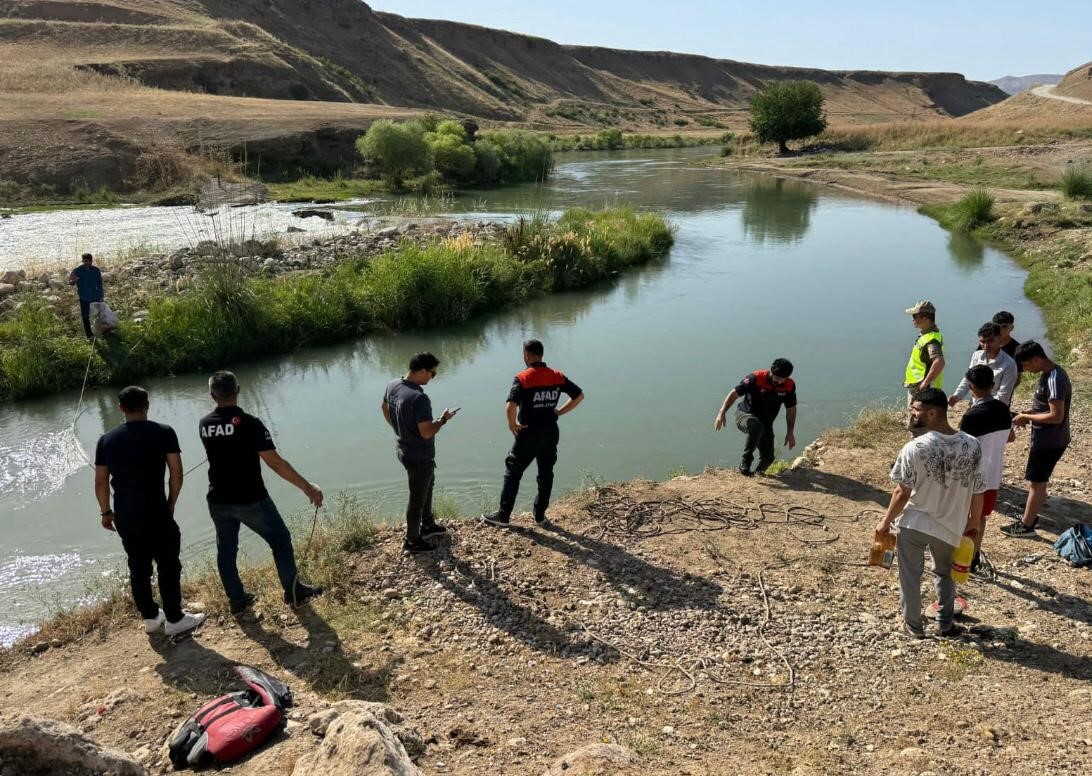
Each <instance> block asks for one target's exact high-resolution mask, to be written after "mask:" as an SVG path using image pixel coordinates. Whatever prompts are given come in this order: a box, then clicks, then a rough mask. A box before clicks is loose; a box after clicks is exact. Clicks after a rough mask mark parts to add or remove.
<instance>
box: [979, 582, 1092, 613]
mask: <svg viewBox="0 0 1092 776" xmlns="http://www.w3.org/2000/svg"><path fill="white" fill-rule="evenodd" d="M1073 573H1076V574H1081V573H1084V572H1082V571H1080V570H1079V569H1074V570H1073ZM994 574H995V577H994V579H992V580H990V583H991V584H994V585H996V586H997V587H999V588H1001V589H1002V590H1004V591H1005V592H1006V593H1009V594H1010V595H1014V596H1016V597H1017V598H1022V599H1024V600H1025V601H1030V602H1031V603H1033V604H1035V605H1036V606H1037V607H1038V608H1039V609H1041V610H1042V611H1044V612H1050V613H1051V614H1053V615H1056V616H1058V617H1065V618H1067V619H1070V620H1075V621H1076V622H1082V623H1084V624H1085V625H1092V605H1090V604H1089V602H1088V601H1086V600H1083V599H1081V598H1077V597H1076V596H1071V595H1061V596H1059V595H1058V591H1057V590H1055V589H1054V588H1053V587H1051V586H1050V585H1045V584H1043V583H1042V582H1036V581H1035V580H1033V579H1028V578H1027V577H1021V576H1017V575H1016V574H1009V573H1008V572H1005V571H995V572H994Z"/></svg>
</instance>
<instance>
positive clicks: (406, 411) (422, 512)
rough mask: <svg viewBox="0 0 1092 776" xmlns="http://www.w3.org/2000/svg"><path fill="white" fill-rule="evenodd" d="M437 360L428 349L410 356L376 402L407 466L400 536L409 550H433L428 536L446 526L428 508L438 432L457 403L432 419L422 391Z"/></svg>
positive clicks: (453, 415)
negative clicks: (405, 368)
mask: <svg viewBox="0 0 1092 776" xmlns="http://www.w3.org/2000/svg"><path fill="white" fill-rule="evenodd" d="M439 366H440V359H438V358H436V356H434V355H432V354H431V353H418V354H417V355H415V356H413V358H411V359H410V361H409V371H407V372H406V374H405V375H404V376H402V377H400V378H398V379H397V380H391V381H390V382H389V383H388V384H387V389H386V391H384V393H383V403H382V404H381V405H380V409H381V410H382V411H383V417H384V419H386V421H387V424H388V425H389V426H390V427H391V428H392V429H394V433H395V436H396V437H397V442H396V451H397V454H398V462H399V463H401V464H402V468H404V469H405V470H406V479H407V482H408V485H409V501H408V502H407V503H406V539H405V541H404V542H402V550H403V551H405V552H408V553H411V554H416V553H420V552H431V551H432V550H435V549H436V547H435V546H433V544H432V543H431V542H429V541H427V539H428V538H429V537H433V536H443V535H444V534H446V533H447V529H446V528H444V527H443V526H442V525H438V524H437V523H436V515H435V514H433V511H432V490H433V487H434V486H435V484H436V435H437V434H439V433H440V429H442V428H443V427H444V426H446V425H447V423H448V421H449V420H451V419H452V418H453V417H455V413H457V412H458V411H459V409H458V408H456V409H454V410H449V409H445V410H444V411H443V413H441V415H440V419H439V420H433V419H432V400H431V399H429V397H428V394H427V393H425V386H426V385H428V384H429V383H430V382H431V381H432V378H434V377H435V376H436V369H437V367H439Z"/></svg>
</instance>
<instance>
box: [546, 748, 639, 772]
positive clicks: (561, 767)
mask: <svg viewBox="0 0 1092 776" xmlns="http://www.w3.org/2000/svg"><path fill="white" fill-rule="evenodd" d="M642 773H643V770H642V769H641V758H640V757H638V756H637V755H636V754H635V753H633V752H631V751H630V750H629V749H626V748H625V747H624V746H618V745H617V744H589V745H588V746H583V747H581V748H580V749H577V750H576V751H575V752H569V753H568V754H567V755H565V756H564V757H559V758H557V759H556V760H554V761H553V763H552V764H551V765H550V767H549V769H548V770H547V771H546V772H545V774H543V776H638V774H642Z"/></svg>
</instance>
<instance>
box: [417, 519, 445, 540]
mask: <svg viewBox="0 0 1092 776" xmlns="http://www.w3.org/2000/svg"><path fill="white" fill-rule="evenodd" d="M433 536H447V529H446V528H444V527H443V526H442V525H439V524H437V523H426V524H425V525H423V526H421V538H422V539H428V538H430V537H433Z"/></svg>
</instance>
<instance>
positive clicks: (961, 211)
mask: <svg viewBox="0 0 1092 776" xmlns="http://www.w3.org/2000/svg"><path fill="white" fill-rule="evenodd" d="M993 201H994V200H993V195H992V194H990V193H989V192H988V191H986V190H985V189H972V190H971V191H970V192H968V193H967V194H966V195H965V196H964V197H963V199H961V200H959V202H957V203H956V204H955V205H953V206H952V210H951V225H952V227H953V228H954V229H957V230H959V231H961V232H969V231H971V230H972V229H976V228H978V227H979V226H982V225H984V224H988V223H989V222H991V221H993V220H994V214H993Z"/></svg>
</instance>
